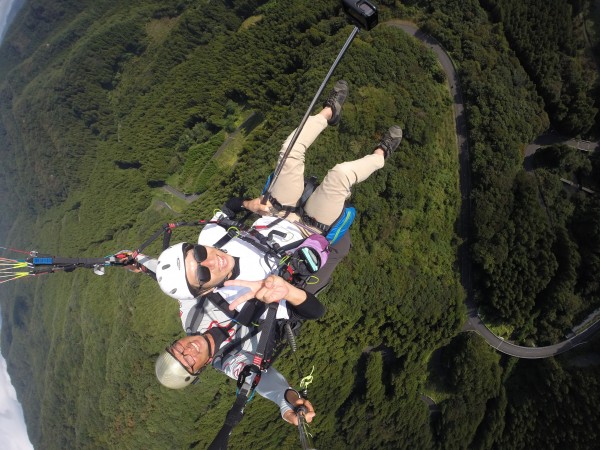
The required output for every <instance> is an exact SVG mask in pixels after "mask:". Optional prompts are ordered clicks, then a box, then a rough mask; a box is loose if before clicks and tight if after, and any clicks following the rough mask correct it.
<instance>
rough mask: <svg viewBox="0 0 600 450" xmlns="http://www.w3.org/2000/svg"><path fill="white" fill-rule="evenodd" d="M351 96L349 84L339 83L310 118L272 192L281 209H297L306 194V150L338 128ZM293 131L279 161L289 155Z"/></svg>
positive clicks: (282, 147) (284, 144)
mask: <svg viewBox="0 0 600 450" xmlns="http://www.w3.org/2000/svg"><path fill="white" fill-rule="evenodd" d="M347 96H348V83H346V82H345V81H344V80H340V81H338V82H337V83H336V84H335V86H334V87H333V89H332V91H331V92H330V94H329V97H328V98H327V100H326V101H325V103H324V104H323V109H322V110H321V112H319V113H318V114H315V115H314V116H310V117H309V118H308V120H307V121H306V123H305V125H304V128H302V131H301V132H300V135H299V136H298V139H297V140H296V142H295V143H294V147H293V148H292V150H291V151H290V153H289V155H288V157H287V159H286V161H285V164H284V165H283V168H282V169H281V172H280V174H279V177H278V179H277V181H276V182H275V185H274V186H273V187H272V188H271V197H272V198H274V199H276V200H277V201H278V202H279V203H280V204H281V205H284V206H296V203H297V202H298V200H299V199H300V196H301V195H302V192H303V191H304V154H305V153H306V149H307V148H308V147H310V145H311V144H312V143H313V142H314V140H315V139H316V138H317V137H318V136H319V134H321V132H322V131H323V130H324V129H325V128H327V125H337V124H338V123H339V121H340V118H341V116H342V106H343V105H344V102H345V101H346V97H347ZM295 132H296V130H294V131H293V132H292V133H291V134H290V135H289V136H288V138H287V139H286V140H285V142H284V143H283V145H282V146H281V150H280V152H279V158H280V159H281V157H282V156H283V154H284V153H285V152H286V150H287V148H288V146H289V143H290V141H291V140H292V137H293V136H294V133H295Z"/></svg>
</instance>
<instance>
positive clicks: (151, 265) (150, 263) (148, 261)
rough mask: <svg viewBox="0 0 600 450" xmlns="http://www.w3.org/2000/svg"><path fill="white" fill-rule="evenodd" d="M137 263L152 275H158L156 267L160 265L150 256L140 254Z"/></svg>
mask: <svg viewBox="0 0 600 450" xmlns="http://www.w3.org/2000/svg"><path fill="white" fill-rule="evenodd" d="M136 261H137V262H138V264H140V265H142V266H144V267H145V268H146V269H148V270H149V271H151V272H152V273H156V266H157V263H158V260H157V259H155V258H150V257H149V256H146V255H144V254H143V253H140V254H139V255H138V256H137V258H136Z"/></svg>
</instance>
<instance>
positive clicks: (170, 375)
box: [154, 350, 198, 389]
mask: <svg viewBox="0 0 600 450" xmlns="http://www.w3.org/2000/svg"><path fill="white" fill-rule="evenodd" d="M154 371H155V373H156V378H158V381H160V384H162V385H163V386H165V387H168V388H169V389H183V388H184V387H186V386H189V385H190V384H192V383H193V382H194V381H195V380H196V379H197V378H198V376H197V375H191V374H190V373H189V372H188V371H187V370H185V368H184V367H183V366H182V365H181V363H180V362H179V361H177V360H176V359H175V357H173V355H171V354H170V353H169V352H167V351H166V350H165V351H163V352H162V353H161V354H160V355H159V356H158V358H157V359H156V364H155V366H154Z"/></svg>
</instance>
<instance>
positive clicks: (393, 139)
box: [377, 125, 402, 159]
mask: <svg viewBox="0 0 600 450" xmlns="http://www.w3.org/2000/svg"><path fill="white" fill-rule="evenodd" d="M400 142H402V128H400V127H399V126H398V125H393V126H392V127H390V129H389V130H387V131H386V132H385V134H384V135H383V137H382V138H381V141H379V145H378V146H377V148H380V149H382V150H383V152H384V153H385V155H384V158H385V159H388V157H390V156H391V155H392V154H394V151H396V149H397V148H398V146H399V145H400Z"/></svg>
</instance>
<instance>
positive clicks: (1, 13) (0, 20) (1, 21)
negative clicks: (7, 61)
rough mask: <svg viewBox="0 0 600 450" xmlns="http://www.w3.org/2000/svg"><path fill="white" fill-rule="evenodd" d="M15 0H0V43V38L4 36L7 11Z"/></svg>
mask: <svg viewBox="0 0 600 450" xmlns="http://www.w3.org/2000/svg"><path fill="white" fill-rule="evenodd" d="M15 1H16V0H0V43H1V42H2V38H3V37H4V32H5V31H6V26H7V25H8V24H7V23H6V21H7V20H8V13H9V11H10V8H11V7H12V5H13V4H14V3H15Z"/></svg>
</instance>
